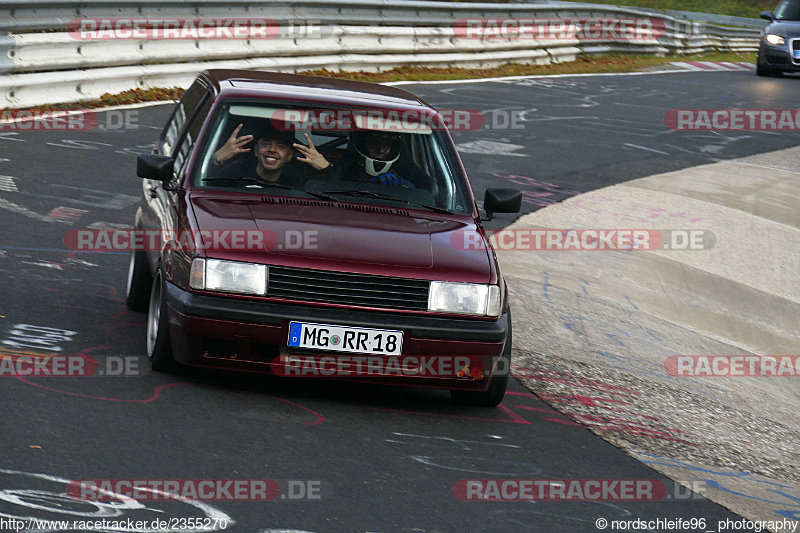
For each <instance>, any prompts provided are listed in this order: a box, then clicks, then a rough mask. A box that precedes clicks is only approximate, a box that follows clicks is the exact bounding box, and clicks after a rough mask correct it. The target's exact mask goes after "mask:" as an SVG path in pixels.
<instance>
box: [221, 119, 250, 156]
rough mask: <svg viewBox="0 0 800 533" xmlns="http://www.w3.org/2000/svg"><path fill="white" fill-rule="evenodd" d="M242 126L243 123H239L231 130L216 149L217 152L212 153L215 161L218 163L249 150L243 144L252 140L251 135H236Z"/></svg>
mask: <svg viewBox="0 0 800 533" xmlns="http://www.w3.org/2000/svg"><path fill="white" fill-rule="evenodd" d="M242 126H244V124H239V126H238V127H237V128H236V129H235V130H233V133H231V136H230V137H229V138H228V140H227V141H225V144H224V145H222V148H220V149H219V150H217V152H216V153H215V154H214V155H215V156H216V157H217V161H219V162H220V163H222V162H223V161H227V160H228V159H231V158H232V157H233V156H235V155H237V154H243V153H245V152H249V151H250V148H244V146H245V145H246V144H248V143H250V142H251V141H252V140H253V136H252V135H243V136H241V137H237V135H239V132H240V131H241V129H242Z"/></svg>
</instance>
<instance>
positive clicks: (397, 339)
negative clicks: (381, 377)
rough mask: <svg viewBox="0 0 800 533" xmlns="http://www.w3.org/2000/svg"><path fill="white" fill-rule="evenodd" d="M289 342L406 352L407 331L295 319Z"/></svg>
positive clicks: (371, 351)
mask: <svg viewBox="0 0 800 533" xmlns="http://www.w3.org/2000/svg"><path fill="white" fill-rule="evenodd" d="M287 344H288V346H291V347H292V348H313V349H315V350H331V351H335V352H350V353H366V354H377V355H400V354H401V352H402V351H403V332H402V331H395V330H390V329H371V328H353V327H350V326H334V325H331V324H313V323H309V322H291V323H290V324H289V341H288V343H287Z"/></svg>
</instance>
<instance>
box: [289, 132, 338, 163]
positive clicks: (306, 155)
mask: <svg viewBox="0 0 800 533" xmlns="http://www.w3.org/2000/svg"><path fill="white" fill-rule="evenodd" d="M304 135H305V137H306V142H307V143H308V146H305V145H303V144H300V143H295V144H294V147H295V149H296V150H297V151H298V152H300V155H302V156H303V157H299V156H298V157H297V160H298V161H302V162H303V163H306V164H309V165H311V166H312V167H314V169H315V170H323V169H325V168H328V167H329V166H330V165H331V164H330V162H329V161H328V160H327V159H325V156H324V155H322V154H321V153H319V152H318V151H317V149H316V147H315V146H314V142H313V141H312V140H311V137H309V136H308V133H305V134H304Z"/></svg>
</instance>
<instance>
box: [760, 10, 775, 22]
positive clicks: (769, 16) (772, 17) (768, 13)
mask: <svg viewBox="0 0 800 533" xmlns="http://www.w3.org/2000/svg"><path fill="white" fill-rule="evenodd" d="M759 17H761V18H762V19H767V20H768V21H770V22H774V21H775V15H773V14H772V11H762V12H761V14H760V15H759Z"/></svg>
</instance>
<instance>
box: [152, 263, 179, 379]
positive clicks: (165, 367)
mask: <svg viewBox="0 0 800 533" xmlns="http://www.w3.org/2000/svg"><path fill="white" fill-rule="evenodd" d="M165 283H166V282H165V281H164V275H163V273H162V272H161V267H160V266H159V267H158V269H156V273H155V275H154V276H153V288H152V290H151V291H150V305H149V306H148V309H147V356H148V357H149V358H150V365H151V366H152V367H153V370H157V371H159V372H171V371H175V370H177V367H178V365H177V364H176V363H175V359H173V358H172V346H171V345H170V342H169V323H168V321H167V295H166V290H165Z"/></svg>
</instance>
